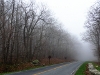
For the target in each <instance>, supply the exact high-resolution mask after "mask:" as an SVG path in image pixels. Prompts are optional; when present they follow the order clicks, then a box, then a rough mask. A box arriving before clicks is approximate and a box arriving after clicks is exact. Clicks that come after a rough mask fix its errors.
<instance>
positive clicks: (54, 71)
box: [7, 62, 83, 75]
mask: <svg viewBox="0 0 100 75" xmlns="http://www.w3.org/2000/svg"><path fill="white" fill-rule="evenodd" d="M82 63H83V62H71V63H61V64H56V65H52V66H47V67H43V68H38V69H33V70H27V71H21V72H16V73H12V74H7V75H74V72H75V71H76V70H77V69H78V68H79V66H80V65H81V64H82Z"/></svg>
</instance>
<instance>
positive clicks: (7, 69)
mask: <svg viewBox="0 0 100 75" xmlns="http://www.w3.org/2000/svg"><path fill="white" fill-rule="evenodd" d="M62 62H66V60H62V59H57V58H51V59H50V64H58V63H62ZM41 65H49V59H41V60H40V66H41ZM35 67H37V66H34V65H33V64H32V63H31V62H26V63H20V64H16V65H3V64H2V65H0V73H3V72H14V71H21V70H25V69H31V68H35Z"/></svg>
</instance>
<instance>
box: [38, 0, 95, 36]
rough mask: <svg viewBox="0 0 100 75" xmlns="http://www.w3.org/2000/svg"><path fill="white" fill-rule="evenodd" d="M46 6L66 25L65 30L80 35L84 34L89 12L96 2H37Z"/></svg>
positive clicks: (43, 0) (45, 0)
mask: <svg viewBox="0 0 100 75" xmlns="http://www.w3.org/2000/svg"><path fill="white" fill-rule="evenodd" d="M36 1H37V2H42V3H44V4H46V5H47V6H48V7H49V8H50V9H51V11H52V12H53V13H54V14H55V16H56V17H57V19H58V20H59V21H60V22H61V23H62V24H63V25H64V29H66V30H68V31H69V32H71V33H73V34H75V35H78V36H79V35H80V33H82V32H84V31H85V29H84V28H83V26H84V22H85V21H86V15H87V12H88V10H89V8H90V6H92V5H93V4H94V3H95V2H96V0H36Z"/></svg>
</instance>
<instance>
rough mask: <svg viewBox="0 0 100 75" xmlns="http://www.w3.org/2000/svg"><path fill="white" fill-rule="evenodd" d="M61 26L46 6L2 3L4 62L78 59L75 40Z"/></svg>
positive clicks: (7, 0) (0, 58)
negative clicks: (49, 58)
mask: <svg viewBox="0 0 100 75" xmlns="http://www.w3.org/2000/svg"><path fill="white" fill-rule="evenodd" d="M61 26H62V24H61V23H59V22H58V21H57V20H56V19H55V18H54V17H53V15H52V14H51V13H50V11H49V10H48V9H47V8H46V7H44V6H42V5H41V6H40V7H38V6H37V5H36V4H35V3H30V4H25V3H24V2H22V1H21V0H19V1H16V0H0V62H1V63H3V64H16V63H19V62H30V61H32V60H33V59H34V58H35V59H43V58H48V56H51V57H53V58H67V59H68V58H69V59H70V58H72V57H74V55H75V52H74V51H73V50H74V49H75V46H74V43H75V41H74V40H73V38H72V35H70V34H69V33H68V32H65V31H64V30H63V28H62V27H61Z"/></svg>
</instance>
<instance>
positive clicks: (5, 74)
mask: <svg viewBox="0 0 100 75" xmlns="http://www.w3.org/2000/svg"><path fill="white" fill-rule="evenodd" d="M59 64H60V63H59ZM52 65H55V64H48V65H45V66H41V65H39V66H35V67H33V68H27V69H24V70H21V71H22V72H24V71H27V70H33V69H38V68H43V67H46V66H52ZM21 71H14V72H6V73H0V75H7V74H13V73H16V72H21Z"/></svg>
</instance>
